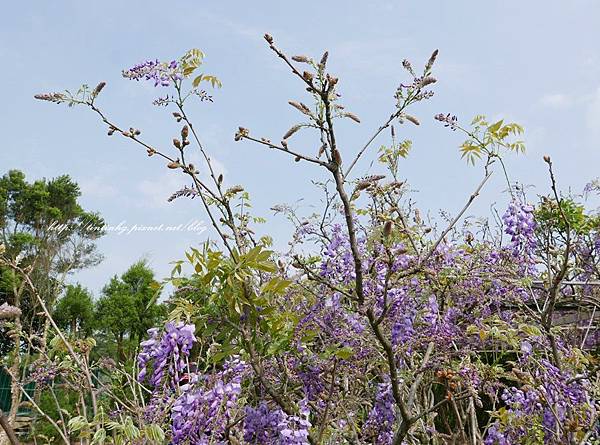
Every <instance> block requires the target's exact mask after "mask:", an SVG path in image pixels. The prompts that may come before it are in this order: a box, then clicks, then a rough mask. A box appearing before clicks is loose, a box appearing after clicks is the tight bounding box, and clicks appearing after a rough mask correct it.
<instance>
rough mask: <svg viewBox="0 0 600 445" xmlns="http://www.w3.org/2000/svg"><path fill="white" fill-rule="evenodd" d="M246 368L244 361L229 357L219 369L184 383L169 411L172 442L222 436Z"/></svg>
mask: <svg viewBox="0 0 600 445" xmlns="http://www.w3.org/2000/svg"><path fill="white" fill-rule="evenodd" d="M247 371H248V366H247V365H246V363H244V362H243V361H241V360H239V359H238V358H233V359H231V360H229V361H227V362H225V364H224V366H223V369H222V370H221V371H219V372H217V373H214V374H211V375H207V376H202V377H199V378H198V379H192V382H191V383H189V384H186V385H184V386H183V387H182V388H181V389H182V390H183V394H182V395H181V396H180V397H179V398H178V399H177V400H176V401H175V403H174V405H173V408H172V410H171V429H172V435H173V439H172V440H173V444H175V445H176V444H184V443H194V444H198V445H201V444H207V445H208V444H209V443H214V442H211V439H212V440H214V439H215V438H217V437H219V436H220V435H223V434H224V432H225V430H226V428H227V427H228V425H229V423H230V422H231V420H232V418H233V413H234V411H235V408H236V407H237V400H238V397H239V396H240V394H241V392H242V380H243V378H244V376H245V374H246V372H247ZM188 441H189V442H188Z"/></svg>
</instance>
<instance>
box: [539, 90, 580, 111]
mask: <svg viewBox="0 0 600 445" xmlns="http://www.w3.org/2000/svg"><path fill="white" fill-rule="evenodd" d="M540 103H541V104H542V105H544V106H546V107H550V108H555V109H564V108H568V107H570V106H571V104H572V103H573V97H571V96H569V95H567V94H562V93H554V94H546V95H544V96H542V98H541V99H540Z"/></svg>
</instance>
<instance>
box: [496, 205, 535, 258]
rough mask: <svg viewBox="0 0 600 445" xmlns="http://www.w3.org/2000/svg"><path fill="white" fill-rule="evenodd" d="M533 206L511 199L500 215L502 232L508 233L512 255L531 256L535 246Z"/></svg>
mask: <svg viewBox="0 0 600 445" xmlns="http://www.w3.org/2000/svg"><path fill="white" fill-rule="evenodd" d="M533 210H534V209H533V206H531V205H528V204H524V203H522V202H520V201H517V200H513V201H511V203H510V204H509V205H508V209H507V210H506V212H505V213H504V215H503V216H502V221H503V222H504V225H505V227H504V232H505V233H506V234H507V235H510V237H511V238H510V250H511V252H512V254H513V256H515V257H518V256H520V255H523V256H524V257H526V258H528V259H529V258H532V256H533V254H534V250H535V247H536V240H535V228H536V223H535V219H534V215H533Z"/></svg>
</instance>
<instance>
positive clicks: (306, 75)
mask: <svg viewBox="0 0 600 445" xmlns="http://www.w3.org/2000/svg"><path fill="white" fill-rule="evenodd" d="M302 77H303V78H304V80H306V81H307V82H312V81H313V79H314V77H315V76H314V74H313V73H310V72H308V71H304V73H302Z"/></svg>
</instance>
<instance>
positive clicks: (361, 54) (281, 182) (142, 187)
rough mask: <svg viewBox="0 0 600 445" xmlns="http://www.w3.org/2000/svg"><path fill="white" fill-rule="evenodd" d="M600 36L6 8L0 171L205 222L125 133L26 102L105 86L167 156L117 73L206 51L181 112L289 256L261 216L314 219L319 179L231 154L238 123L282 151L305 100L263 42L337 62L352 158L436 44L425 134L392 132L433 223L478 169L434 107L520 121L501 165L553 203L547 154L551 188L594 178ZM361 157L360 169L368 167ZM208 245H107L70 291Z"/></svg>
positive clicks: (420, 113)
mask: <svg viewBox="0 0 600 445" xmlns="http://www.w3.org/2000/svg"><path fill="white" fill-rule="evenodd" d="M599 24H600V2H597V1H595V0H573V1H570V2H564V1H559V0H550V1H538V0H536V1H522V0H502V1H485V2H476V1H452V2H449V1H440V0H438V1H436V0H431V1H428V2H422V1H384V0H372V1H360V2H359V1H341V0H330V1H327V2H321V1H314V0H306V1H303V2H283V1H254V2H247V1H243V2H242V1H222V2H210V3H209V2H202V1H173V2H158V1H152V0H145V1H138V0H128V1H126V2H123V1H120V2H119V1H113V0H110V1H102V2H82V1H66V0H65V1H56V2H48V1H36V0H32V1H30V2H27V6H24V4H22V3H19V2H6V3H5V4H4V5H3V11H2V15H1V17H0V56H1V58H2V60H3V69H2V70H0V89H1V91H2V100H1V101H0V115H1V116H2V119H0V134H1V135H2V141H1V144H0V167H1V168H0V170H1V171H2V172H4V171H6V170H8V169H10V168H17V169H21V170H23V171H25V172H26V174H27V175H28V177H29V178H30V179H34V178H39V177H54V176H57V175H60V174H64V173H68V174H70V175H71V176H72V177H74V178H75V180H76V181H78V182H79V184H80V185H81V187H82V190H83V196H82V202H83V204H84V206H85V207H86V208H88V209H92V210H97V211H99V212H100V213H101V214H102V215H103V216H104V217H105V219H106V220H107V221H108V222H109V223H110V224H115V225H116V224H118V223H119V222H121V221H125V222H126V224H128V225H133V224H142V225H155V224H161V223H163V224H167V225H171V224H172V225H176V224H181V223H186V222H188V221H192V220H202V219H206V218H205V215H204V214H203V213H202V210H201V208H200V204H199V202H197V201H191V202H189V201H185V200H182V201H179V202H175V203H172V204H168V203H167V202H166V198H167V197H168V196H169V195H170V194H171V193H172V192H173V191H175V190H177V189H178V188H179V187H180V186H181V185H182V184H183V183H182V182H181V181H180V180H179V178H178V176H177V175H176V174H174V173H173V172H171V171H170V170H167V169H165V168H164V166H163V165H162V164H161V163H160V162H153V161H154V159H148V158H147V157H145V154H144V152H143V151H141V150H140V149H138V148H137V147H135V146H133V145H131V144H129V143H128V141H126V140H124V139H123V138H117V137H113V138H108V137H106V132H105V128H104V127H102V126H101V125H100V124H99V122H98V121H97V119H96V118H95V116H93V115H92V114H90V113H89V112H87V111H86V110H84V109H75V110H73V109H67V108H66V107H58V106H54V105H51V104H46V103H40V102H37V101H35V100H34V99H33V95H34V94H36V93H38V92H44V91H55V90H62V89H64V88H70V89H76V88H77V87H78V86H79V85H80V84H82V83H89V84H90V85H95V84H96V83H97V82H99V81H101V80H104V81H107V82H108V86H107V87H106V89H105V91H104V92H103V94H102V98H101V101H100V104H101V105H102V107H103V109H104V110H105V111H106V112H107V113H108V114H109V115H110V116H112V118H113V119H114V120H115V121H117V122H119V123H122V124H123V125H124V126H129V125H133V126H135V127H137V128H140V129H141V130H142V131H143V136H144V137H145V138H146V139H147V140H149V141H152V142H153V143H154V144H156V145H160V144H162V145H168V144H169V141H170V140H171V138H172V137H173V136H175V135H176V134H177V131H178V128H177V126H176V124H175V122H174V121H173V120H172V119H169V117H168V112H167V111H165V110H164V109H160V108H156V107H153V106H152V105H151V102H152V99H153V98H154V97H155V96H156V95H157V93H158V92H157V91H156V90H155V89H154V88H152V87H151V86H149V85H143V84H139V83H135V82H131V81H127V80H125V79H122V78H121V76H120V72H121V70H122V69H123V68H126V67H128V66H131V65H133V64H134V63H136V62H139V61H141V60H144V59H146V58H159V59H172V58H177V57H178V56H180V55H181V54H183V53H184V52H185V51H186V50H187V49H189V48H193V47H197V48H200V49H202V50H203V51H204V52H205V53H206V54H207V58H206V70H207V71H209V72H211V73H213V74H216V75H218V76H219V77H220V79H221V80H222V81H223V84H224V86H223V88H222V89H221V90H218V91H215V92H214V98H215V102H214V103H213V104H207V105H201V106H197V107H193V109H192V113H191V114H192V115H193V117H194V118H195V121H196V122H197V126H198V127H199V128H200V129H201V133H202V138H203V141H204V142H205V145H206V146H207V148H208V149H209V150H210V152H211V153H212V155H213V158H214V159H215V160H216V162H217V164H218V166H219V169H220V170H222V171H223V172H224V173H225V178H226V179H225V180H226V182H227V183H228V184H244V186H245V187H246V189H247V190H248V191H249V192H250V193H251V195H252V197H253V200H254V209H255V213H256V214H257V215H260V216H264V217H266V218H268V223H267V224H266V225H265V226H264V228H263V230H264V231H265V232H270V233H272V234H274V236H275V237H276V238H277V239H278V245H279V246H280V247H283V246H285V242H286V240H287V236H288V235H289V232H290V231H289V227H288V226H287V225H286V223H285V221H284V220H283V218H281V217H278V216H277V217H276V216H273V215H272V214H271V212H270V211H269V208H270V207H271V206H272V205H274V204H279V203H284V202H287V203H293V202H297V201H298V200H300V199H302V201H298V205H299V206H300V208H301V210H302V211H305V212H308V211H312V208H311V207H310V205H309V202H311V201H312V202H315V200H318V198H319V196H318V194H317V192H316V191H315V190H314V188H313V187H312V186H311V185H310V180H311V179H319V178H322V177H323V173H322V172H319V171H318V170H315V169H314V168H312V167H310V166H307V165H302V166H299V165H298V164H295V163H294V162H290V161H291V159H289V158H287V157H286V156H282V155H279V154H277V153H273V152H267V151H266V150H264V149H262V148H261V147H257V146H253V145H251V144H248V143H242V144H240V143H235V142H234V141H233V134H234V132H235V130H236V128H237V127H238V126H239V125H243V126H245V127H248V128H250V129H251V130H252V133H253V134H254V135H257V136H265V137H270V138H273V139H274V140H277V139H278V138H279V137H281V135H282V134H283V133H285V131H286V130H287V129H288V128H289V127H290V125H291V124H293V123H295V122H296V120H297V112H296V111H295V110H293V109H292V108H291V107H289V106H288V105H287V101H288V100H290V99H296V100H297V99H305V98H306V97H305V96H304V95H303V89H302V88H301V85H299V83H298V81H297V80H296V79H294V78H293V77H292V76H291V75H290V74H289V71H288V70H287V69H286V68H285V67H284V66H283V65H282V64H281V61H279V60H277V58H276V57H274V56H273V54H272V53H270V51H269V50H268V48H267V47H266V45H265V44H264V41H263V40H262V35H263V34H264V33H265V32H269V33H270V34H272V35H273V36H274V37H275V39H276V41H277V43H278V45H279V46H280V47H281V48H283V49H284V50H286V51H288V52H289V53H291V54H298V53H302V54H309V55H314V56H315V57H319V56H320V54H322V52H323V51H324V50H326V49H327V50H329V51H330V58H329V64H330V69H331V71H332V72H334V73H336V74H337V75H339V77H340V78H341V81H340V92H341V93H342V95H343V97H342V101H343V103H344V104H345V105H346V107H347V108H348V109H349V110H351V111H353V112H354V113H356V114H357V115H359V116H360V117H361V119H362V123H361V124H360V125H356V124H354V123H352V122H345V123H342V124H340V125H339V132H340V136H339V137H340V138H341V147H342V153H343V154H345V155H346V158H350V156H351V154H352V153H355V152H356V151H357V150H358V149H359V147H360V146H361V145H362V144H363V143H364V141H366V140H367V139H368V137H369V136H370V134H371V133H372V131H373V129H374V128H376V127H377V126H379V125H380V124H381V123H382V122H383V121H384V120H385V118H386V117H387V116H388V115H389V114H390V112H391V111H392V107H393V93H394V90H395V88H396V86H397V85H398V83H399V82H401V81H403V80H406V76H405V73H404V72H403V70H402V60H403V59H404V58H407V59H409V60H411V61H412V62H413V64H414V65H415V66H420V65H421V64H422V63H424V62H425V61H426V60H427V58H428V57H429V55H430V54H431V52H432V50H433V49H435V48H439V50H440V56H439V59H438V64H437V67H436V69H435V75H436V77H437V78H438V79H439V81H438V83H437V84H436V85H435V90H436V95H435V97H434V98H433V99H432V100H431V101H430V102H428V103H424V104H418V105H417V106H416V107H415V108H414V109H413V110H412V114H414V115H416V116H417V117H418V118H419V119H420V120H421V122H422V125H421V126H420V127H419V128H413V127H410V126H408V125H404V126H402V127H401V128H398V133H399V134H400V137H402V138H411V139H412V140H413V152H412V153H411V155H410V157H409V159H408V160H406V161H405V162H404V163H403V165H402V167H401V172H402V173H401V175H402V176H403V177H404V178H406V179H407V180H408V181H409V183H410V184H411V185H412V187H413V189H414V191H415V192H414V199H415V200H416V201H417V202H418V203H419V204H420V206H421V207H422V208H423V209H424V210H425V211H429V212H431V214H432V215H433V216H435V215H436V214H437V211H438V210H439V209H441V208H443V209H446V210H448V211H450V212H455V211H456V210H457V209H459V208H460V207H461V206H462V204H463V202H464V200H465V198H466V196H467V195H468V194H469V193H470V191H471V190H472V189H473V188H474V186H475V185H476V183H477V182H478V180H479V178H480V174H481V172H480V170H479V169H477V168H473V167H470V166H467V165H466V164H465V162H464V161H462V160H461V159H460V156H459V155H458V149H457V146H458V145H459V144H460V142H462V140H461V138H460V135H459V134H458V133H452V132H449V131H447V129H445V128H443V127H442V126H441V125H439V124H438V123H437V122H435V121H433V116H434V115H435V114H436V113H439V112H444V113H446V112H451V113H453V114H456V115H457V116H458V117H459V119H460V120H461V121H463V122H468V121H470V120H471V118H472V117H473V116H474V115H476V114H486V115H488V116H490V118H500V117H503V118H506V119H508V120H512V121H516V122H519V123H521V124H522V125H524V126H525V130H526V134H525V138H524V139H525V141H526V143H527V154H526V155H525V156H519V157H517V156H508V158H507V164H508V166H509V169H510V172H511V175H512V177H513V179H518V180H519V181H520V182H522V183H525V184H531V185H533V186H534V187H532V188H531V189H530V193H531V196H532V197H535V194H536V193H545V192H546V191H547V189H548V181H547V177H546V166H545V164H544V163H543V162H542V160H541V158H542V155H543V154H549V155H551V156H552V158H553V160H554V162H555V167H556V170H557V177H558V180H559V185H560V186H561V188H563V189H565V190H566V189H569V188H571V189H572V190H573V191H576V192H579V191H581V189H582V188H583V186H584V185H585V183H586V182H588V181H589V180H590V179H593V178H595V177H598V176H600V169H599V167H598V166H599V165H600V144H599V142H598V141H599V140H600V51H599V49H600V44H599V43H598V42H600V26H599ZM302 140H303V141H307V144H308V139H302ZM378 142H379V143H385V142H387V140H386V139H385V138H384V139H381V140H379V141H378ZM313 145H314V149H315V150H316V149H317V147H318V144H317V142H316V141H315V142H313ZM378 145H379V144H377V143H376V144H375V147H377V146H378ZM309 150H310V149H309ZM371 159H372V157H367V159H366V160H365V162H363V163H362V164H361V165H360V167H361V168H359V169H358V170H357V171H361V172H365V171H367V170H368V169H369V161H370V160H371ZM370 171H373V170H372V169H371V170H370ZM504 188H505V186H504V184H503V183H502V181H501V178H500V175H496V177H495V178H494V179H493V180H492V181H491V182H490V183H489V185H488V186H487V188H486V189H485V190H484V193H483V194H482V196H481V198H480V200H479V202H478V204H477V206H475V207H474V209H473V211H474V212H475V213H477V214H480V215H485V214H486V213H487V212H488V209H489V206H490V205H491V204H493V203H497V205H498V206H499V207H500V208H501V207H503V206H504V205H505V204H506V201H507V197H506V195H505V193H503V191H504ZM207 235H208V232H206V233H203V234H194V233H182V232H177V233H171V234H166V233H164V232H163V233H140V232H138V233H134V234H130V235H116V234H109V235H107V236H105V237H104V238H103V239H102V240H101V241H100V243H99V247H100V250H101V251H102V253H103V254H104V255H105V256H106V259H105V261H104V262H103V263H102V264H101V265H100V266H98V267H96V268H94V269H92V270H88V271H84V272H81V273H78V274H77V275H76V276H75V277H73V279H74V280H79V281H81V282H82V283H83V284H84V285H86V286H88V287H90V288H91V289H92V290H93V291H94V292H96V293H98V292H99V290H100V288H101V287H102V285H103V284H104V283H106V282H107V281H108V279H109V278H110V276H112V275H114V274H115V273H121V272H123V271H124V270H125V269H126V268H127V267H128V266H129V265H130V264H131V263H133V262H134V261H136V260H137V259H139V258H142V257H143V258H147V259H148V260H149V262H150V264H151V265H152V267H153V268H154V269H155V270H156V271H157V273H158V275H159V277H160V276H164V275H165V274H167V273H168V270H169V266H168V263H169V261H172V260H175V259H178V258H181V257H183V252H184V250H185V249H186V247H188V246H190V245H193V244H197V243H198V242H201V241H203V240H204V239H206V236H207Z"/></svg>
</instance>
